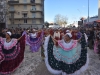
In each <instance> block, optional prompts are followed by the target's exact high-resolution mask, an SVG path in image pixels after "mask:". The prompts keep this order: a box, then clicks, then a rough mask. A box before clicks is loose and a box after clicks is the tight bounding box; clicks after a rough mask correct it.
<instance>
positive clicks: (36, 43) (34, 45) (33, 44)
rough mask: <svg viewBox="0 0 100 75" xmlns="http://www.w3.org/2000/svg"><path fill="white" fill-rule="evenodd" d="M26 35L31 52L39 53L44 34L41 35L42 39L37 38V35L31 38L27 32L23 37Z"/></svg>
mask: <svg viewBox="0 0 100 75" xmlns="http://www.w3.org/2000/svg"><path fill="white" fill-rule="evenodd" d="M24 34H25V35H26V43H27V44H28V45H29V46H30V50H31V51H32V52H38V51H39V48H40V47H41V44H42V40H43V32H42V33H41V35H40V37H36V34H32V35H31V36H29V35H27V33H26V32H25V31H24V33H23V35H24Z"/></svg>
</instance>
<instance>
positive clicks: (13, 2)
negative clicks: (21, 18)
mask: <svg viewBox="0 0 100 75" xmlns="http://www.w3.org/2000/svg"><path fill="white" fill-rule="evenodd" d="M18 3H19V1H8V4H18Z"/></svg>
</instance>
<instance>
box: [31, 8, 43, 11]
mask: <svg viewBox="0 0 100 75" xmlns="http://www.w3.org/2000/svg"><path fill="white" fill-rule="evenodd" d="M30 12H42V10H41V9H40V10H37V9H36V8H34V9H33V8H32V9H31V10H30Z"/></svg>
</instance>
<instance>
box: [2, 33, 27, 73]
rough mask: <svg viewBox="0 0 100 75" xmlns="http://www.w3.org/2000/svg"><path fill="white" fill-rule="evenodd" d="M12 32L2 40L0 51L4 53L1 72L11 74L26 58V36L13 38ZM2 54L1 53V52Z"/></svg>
mask: <svg viewBox="0 0 100 75" xmlns="http://www.w3.org/2000/svg"><path fill="white" fill-rule="evenodd" d="M11 35H12V34H11V32H7V33H6V38H1V40H0V52H1V51H2V53H3V55H4V60H3V61H2V62H1V60H0V62H1V63H0V74H9V73H11V72H13V71H15V70H16V68H17V67H18V66H19V65H20V63H21V62H22V61H23V59H24V50H25V36H22V37H20V38H19V39H13V38H10V37H11ZM0 55H1V54H0Z"/></svg>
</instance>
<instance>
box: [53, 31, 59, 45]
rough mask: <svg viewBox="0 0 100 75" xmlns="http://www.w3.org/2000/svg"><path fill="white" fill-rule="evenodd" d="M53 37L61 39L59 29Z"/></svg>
mask: <svg viewBox="0 0 100 75" xmlns="http://www.w3.org/2000/svg"><path fill="white" fill-rule="evenodd" d="M53 37H54V38H55V39H56V40H60V32H59V31H58V29H56V30H55V32H54V35H53ZM56 46H58V42H56Z"/></svg>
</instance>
